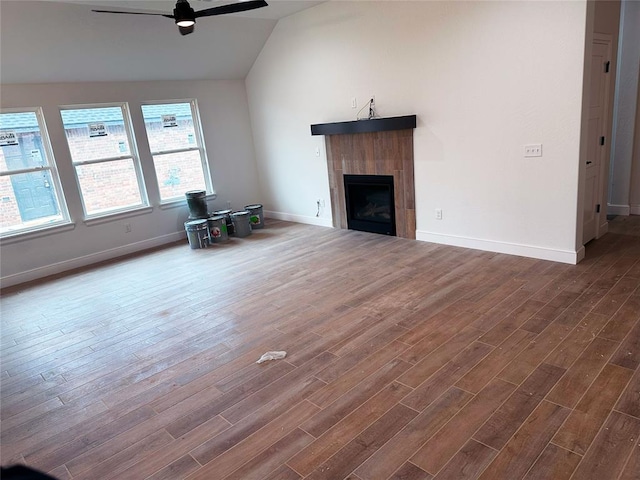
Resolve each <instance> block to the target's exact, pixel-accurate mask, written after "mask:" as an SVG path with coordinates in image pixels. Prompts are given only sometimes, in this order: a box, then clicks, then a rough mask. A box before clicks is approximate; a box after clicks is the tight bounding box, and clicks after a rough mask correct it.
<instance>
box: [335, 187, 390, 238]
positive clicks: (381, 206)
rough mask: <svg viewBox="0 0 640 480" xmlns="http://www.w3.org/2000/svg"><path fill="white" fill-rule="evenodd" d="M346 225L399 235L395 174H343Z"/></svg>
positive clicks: (355, 228)
mask: <svg viewBox="0 0 640 480" xmlns="http://www.w3.org/2000/svg"><path fill="white" fill-rule="evenodd" d="M344 192H345V200H346V207H347V227H348V228H349V229H350V230H359V231H362V232H371V233H381V234H384V235H392V236H395V235H396V218H395V205H394V192H393V175H344Z"/></svg>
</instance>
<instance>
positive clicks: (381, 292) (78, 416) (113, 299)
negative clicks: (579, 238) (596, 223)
mask: <svg viewBox="0 0 640 480" xmlns="http://www.w3.org/2000/svg"><path fill="white" fill-rule="evenodd" d="M636 220H640V217H637V218H636ZM614 222H615V220H614ZM616 228H617V229H616ZM616 228H614V229H613V230H615V231H616V233H609V234H607V235H605V236H604V237H603V238H601V239H600V240H597V241H594V242H592V243H591V244H589V245H588V247H587V257H586V259H585V260H584V261H583V262H581V263H580V264H579V265H577V266H570V265H563V264H558V263H552V262H547V261H540V260H532V259H526V258H520V257H515V256H507V255H500V254H493V253H487V252H480V251H474V250H465V249H460V248H453V247H447V246H439V245H434V244H429V243H423V242H416V241H412V240H407V239H401V238H392V237H385V236H380V235H374V234H366V233H359V232H353V231H344V230H333V229H327V228H321V227H313V226H308V225H297V224H291V223H285V222H278V221H268V223H267V228H266V229H264V230H261V231H256V232H254V234H253V235H252V236H250V237H247V238H244V239H232V241H230V242H229V243H228V244H225V245H224V246H217V247H215V248H211V249H205V250H190V249H189V247H188V246H187V245H186V243H185V244H179V245H174V246H171V247H169V248H164V249H161V250H157V251H155V252H151V253H149V254H146V255H142V256H137V257H132V258H128V259H126V260H123V261H118V262H112V263H108V264H106V265H102V266H99V267H96V268H91V269H88V270H85V271H82V272H76V273H73V274H71V275H67V276H61V277H60V278H57V279H52V280H47V281H44V282H39V283H35V284H32V285H28V286H23V287H19V288H13V289H11V290H8V291H5V292H3V295H2V298H1V305H2V339H1V341H2V370H1V377H0V378H1V382H2V389H1V409H0V414H1V417H0V418H1V425H2V427H1V433H2V450H1V454H2V464H3V465H8V464H12V463H16V462H19V463H26V464H28V465H30V466H32V467H34V468H38V469H41V470H43V471H47V472H50V473H51V474H53V475H54V476H55V477H56V478H59V479H70V478H73V479H78V480H80V479H91V480H96V479H99V480H103V479H110V478H117V479H134V480H137V479H145V478H150V479H154V480H160V479H171V480H173V479H181V478H188V479H243V480H246V479H257V480H258V479H259V480H296V479H300V478H308V479H314V480H315V479H329V480H337V479H345V478H348V479H350V480H369V479H396V480H399V479H404V480H425V479H432V478H435V479H438V480H442V479H455V480H460V479H472V478H480V479H483V480H496V479H497V480H500V479H505V480H517V479H526V480H534V479H553V480H562V479H569V478H572V479H578V480H584V479H597V480H605V479H621V480H631V479H636V480H637V479H638V478H640V473H639V472H640V441H639V437H640V369H639V365H640V237H638V236H634V235H629V234H626V233H625V231H626V230H625V229H628V231H636V232H638V231H640V229H638V228H637V222H636V223H635V224H634V223H633V222H629V223H628V224H626V227H619V226H617V227H616ZM634 229H635V230H634ZM267 350H286V351H287V352H288V355H287V357H286V359H284V360H277V361H272V362H267V363H264V364H260V365H258V364H256V363H255V361H256V360H257V359H258V358H259V357H260V355H262V354H263V353H264V352H265V351H267Z"/></svg>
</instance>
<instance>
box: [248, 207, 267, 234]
mask: <svg viewBox="0 0 640 480" xmlns="http://www.w3.org/2000/svg"><path fill="white" fill-rule="evenodd" d="M244 209H245V210H246V211H247V212H249V222H250V223H251V228H252V229H255V228H264V216H263V214H262V205H260V204H259V203H257V204H255V205H247V206H246V207H244Z"/></svg>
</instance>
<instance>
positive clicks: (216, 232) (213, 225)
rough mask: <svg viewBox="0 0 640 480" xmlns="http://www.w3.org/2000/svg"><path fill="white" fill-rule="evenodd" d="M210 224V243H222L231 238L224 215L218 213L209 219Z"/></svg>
mask: <svg viewBox="0 0 640 480" xmlns="http://www.w3.org/2000/svg"><path fill="white" fill-rule="evenodd" d="M207 223H208V224H209V243H210V244H214V243H220V242H226V241H227V240H229V235H228V234H227V221H226V219H225V218H224V216H222V215H216V216H213V217H209V218H208V219H207Z"/></svg>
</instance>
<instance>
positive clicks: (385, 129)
mask: <svg viewBox="0 0 640 480" xmlns="http://www.w3.org/2000/svg"><path fill="white" fill-rule="evenodd" d="M414 128H416V116H415V115H405V116H402V117H390V118H374V119H370V120H355V121H349V122H337V123H319V124H315V125H311V134H312V135H324V136H325V142H326V146H327V171H328V173H329V192H330V194H331V215H332V220H333V226H334V227H336V228H344V229H346V228H351V229H358V230H365V229H367V230H368V228H367V227H364V228H363V227H360V226H353V225H352V221H351V219H349V221H348V222H347V215H349V216H351V217H357V216H358V215H355V212H354V211H353V209H351V210H350V212H347V210H348V207H347V205H346V199H347V195H349V196H351V195H352V194H347V188H346V185H345V182H344V177H345V176H346V175H354V176H357V177H361V176H369V175H372V176H373V175H375V176H378V175H379V176H382V177H388V178H393V184H392V187H387V186H384V187H382V186H381V187H379V188H380V189H382V188H391V190H390V192H391V201H392V203H391V206H390V212H391V213H390V214H389V215H390V216H391V217H392V218H393V219H394V221H393V222H388V223H389V224H390V225H387V226H385V227H382V231H380V228H381V227H380V221H381V220H383V219H384V220H385V223H387V222H386V220H387V219H386V218H385V217H386V214H384V215H382V214H381V215H377V216H376V217H375V219H374V222H371V223H370V224H369V227H371V226H374V227H375V228H377V229H378V230H375V231H378V232H379V233H384V234H387V235H395V236H397V237H402V238H413V239H414V238H416V210H415V208H416V206H415V187H414V180H413V129H414ZM378 185H386V184H378ZM355 195H356V196H358V195H359V194H357V193H356V194H355ZM365 198H366V196H365ZM376 199H377V196H376V197H375V198H373V200H376ZM370 200H371V199H370ZM371 203H372V205H373V204H376V205H377V203H376V201H374V202H371ZM365 205H368V202H366V203H365ZM377 208H379V207H375V208H374V209H377ZM357 220H362V219H357V218H356V221H357ZM392 228H393V229H395V230H392ZM370 231H371V230H370Z"/></svg>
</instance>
